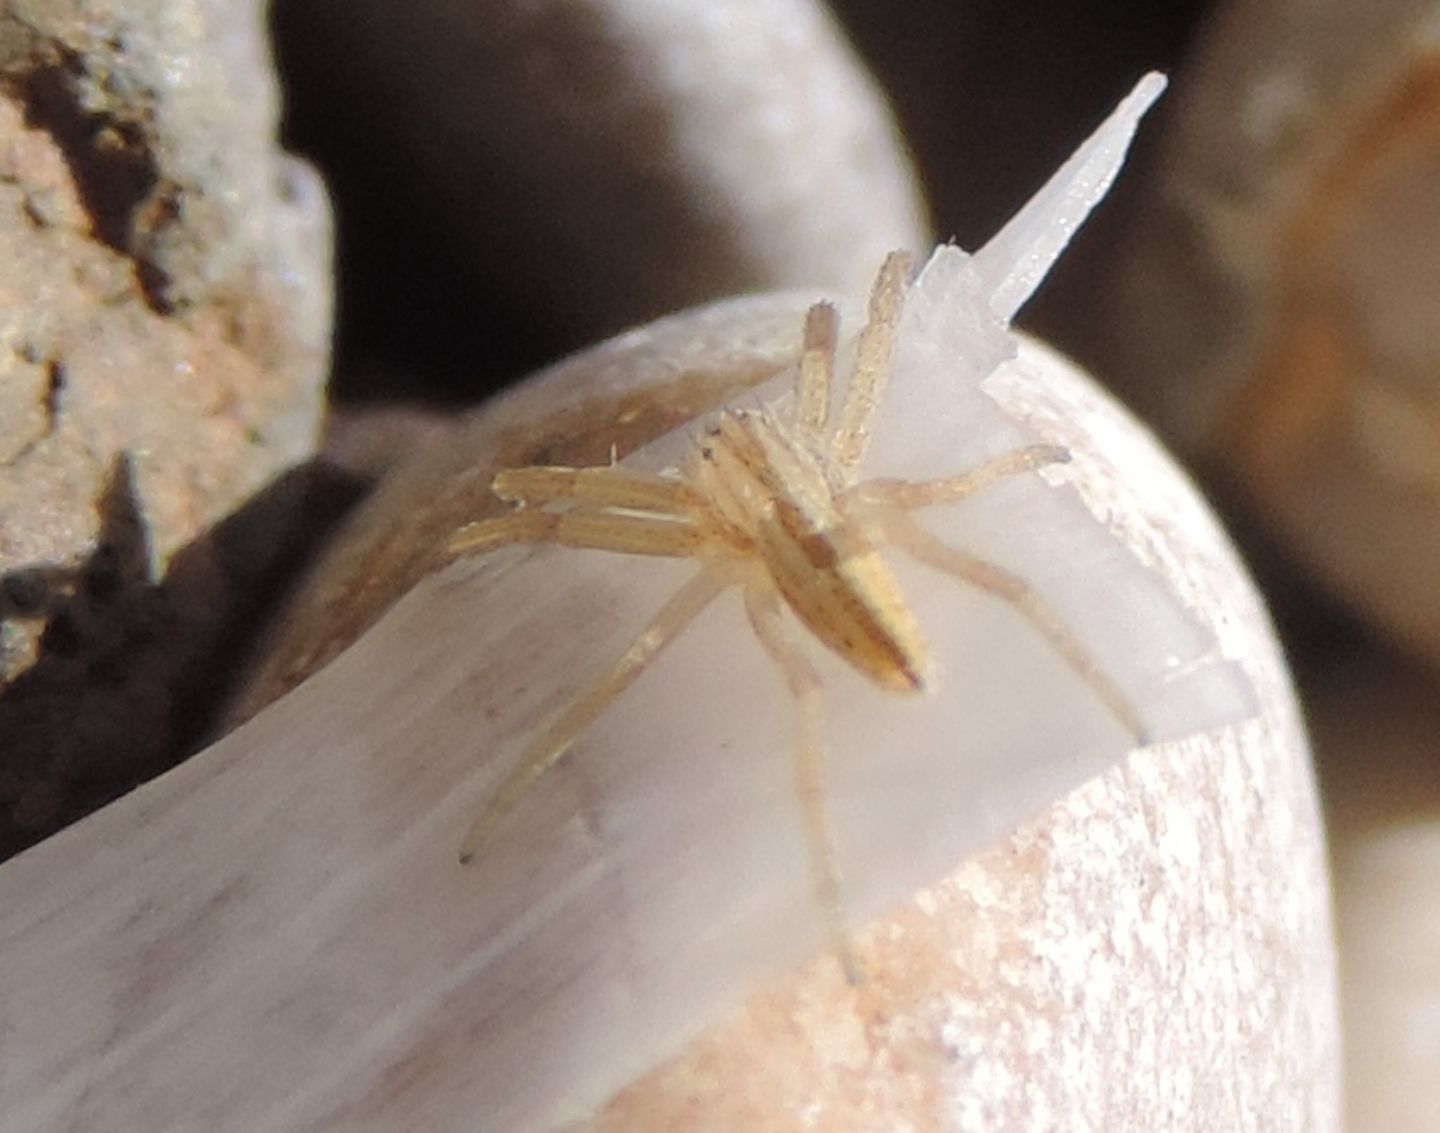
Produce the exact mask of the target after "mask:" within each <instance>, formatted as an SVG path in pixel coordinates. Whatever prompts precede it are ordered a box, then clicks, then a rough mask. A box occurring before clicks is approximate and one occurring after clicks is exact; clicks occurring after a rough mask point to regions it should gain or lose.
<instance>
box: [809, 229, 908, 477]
mask: <svg viewBox="0 0 1440 1133" xmlns="http://www.w3.org/2000/svg"><path fill="white" fill-rule="evenodd" d="M913 264H914V261H913V260H912V259H911V257H910V255H909V253H907V252H891V253H890V254H889V255H888V256H886V257H885V262H884V263H883V264H881V265H880V274H879V275H877V276H876V277H875V287H874V289H873V290H872V291H871V292H870V309H869V313H868V317H867V319H866V322H865V327H864V329H863V330H861V332H860V340H859V341H858V342H857V343H856V344H855V367H854V369H853V370H852V371H851V374H850V388H849V389H847V390H846V391H845V405H844V406H843V408H842V409H841V410H840V424H839V425H838V426H837V427H836V430H835V435H834V436H833V437H832V438H831V439H830V462H831V463H832V464H833V466H834V467H835V468H836V469H837V470H838V471H839V472H840V473H841V474H842V475H843V476H844V478H845V482H846V483H854V481H855V472H856V469H857V468H858V467H859V465H860V461H861V459H862V458H863V457H864V456H865V450H866V448H868V447H869V444H870V421H871V419H872V418H873V417H874V416H875V410H876V408H877V407H878V406H879V404H880V399H881V398H882V397H883V396H884V395H885V383H886V381H887V379H888V378H889V376H890V354H891V351H892V349H893V347H894V345H895V330H896V328H897V327H898V326H899V325H900V307H901V304H902V303H903V302H904V299H905V291H906V289H907V288H908V287H909V285H910V274H911V271H912V268H913Z"/></svg>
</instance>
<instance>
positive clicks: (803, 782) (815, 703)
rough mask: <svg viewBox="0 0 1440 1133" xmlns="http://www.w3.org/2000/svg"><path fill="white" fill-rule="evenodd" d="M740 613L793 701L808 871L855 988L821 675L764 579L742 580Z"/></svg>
mask: <svg viewBox="0 0 1440 1133" xmlns="http://www.w3.org/2000/svg"><path fill="white" fill-rule="evenodd" d="M745 612H746V613H747V614H748V615H749V617H750V625H751V626H752V628H753V629H754V630H755V636H756V637H758V638H759V639H760V644H761V645H763V646H764V647H765V652H767V653H768V654H770V657H771V659H772V660H773V661H774V662H775V664H776V665H778V666H779V668H780V671H781V672H782V673H783V674H784V676H785V683H786V684H787V685H788V686H789V688H790V695H791V697H792V698H793V699H794V701H795V707H796V710H797V717H798V720H799V725H800V727H799V735H798V737H797V739H796V755H797V758H796V760H795V789H796V792H797V794H798V795H799V796H800V805H801V809H802V810H803V812H804V815H805V835H806V840H807V841H808V842H809V849H810V869H811V872H812V874H813V875H814V884H815V887H816V889H817V890H818V891H819V894H820V903H821V907H822V910H823V912H824V915H825V927H826V930H827V931H828V933H829V935H830V944H831V947H832V948H833V949H834V951H835V955H836V957H837V958H838V959H839V961H840V966H841V967H842V968H843V969H844V971H845V978H846V979H847V980H849V981H850V983H852V984H858V983H860V982H861V979H862V975H861V971H860V965H859V962H858V961H857V960H856V959H855V954H854V951H853V950H852V949H851V946H850V936H849V932H848V930H847V928H846V917H845V905H844V900H843V896H842V879H841V874H840V858H839V854H838V853H837V851H836V848H835V834H834V831H833V830H832V829H831V827H830V812H829V810H828V809H827V807H826V805H825V740H824V727H825V721H824V715H823V710H824V705H823V702H822V700H821V685H820V676H819V674H818V673H816V671H815V668H814V666H812V665H811V664H810V661H809V660H808V659H807V658H806V656H805V654H804V653H803V652H802V651H801V649H800V648H799V647H798V646H797V645H796V644H795V642H794V641H792V640H791V639H790V637H789V635H788V634H787V633H786V632H785V621H784V617H783V615H782V613H781V604H780V595H779V593H778V592H777V591H776V589H775V586H774V584H773V583H771V582H770V580H769V578H768V577H767V576H757V577H756V578H754V579H752V580H748V581H747V582H746V584H745Z"/></svg>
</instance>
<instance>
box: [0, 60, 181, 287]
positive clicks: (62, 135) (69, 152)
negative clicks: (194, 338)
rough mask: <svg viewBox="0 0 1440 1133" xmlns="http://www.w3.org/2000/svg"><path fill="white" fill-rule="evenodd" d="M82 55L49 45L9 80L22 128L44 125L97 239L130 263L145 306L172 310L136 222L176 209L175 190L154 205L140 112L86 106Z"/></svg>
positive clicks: (153, 176)
mask: <svg viewBox="0 0 1440 1133" xmlns="http://www.w3.org/2000/svg"><path fill="white" fill-rule="evenodd" d="M84 78H85V63H84V59H83V58H82V57H81V56H80V55H79V54H78V53H77V52H75V51H72V50H70V49H68V48H66V47H65V46H64V45H62V44H56V43H53V42H50V43H47V44H46V45H45V50H44V52H43V53H42V54H41V55H39V56H38V57H37V58H36V61H35V62H34V64H33V65H32V66H31V67H30V68H29V69H28V70H27V71H25V72H23V73H21V74H19V75H18V76H17V77H16V78H15V79H13V80H12V86H13V88H14V89H15V92H16V95H17V97H18V98H19V99H20V101H21V103H22V105H23V106H24V108H25V123H26V125H28V126H30V127H32V128H34V129H37V130H43V131H45V133H47V134H49V135H50V137H51V138H53V139H54V141H55V144H56V146H57V147H58V148H59V150H60V152H61V154H62V155H63V156H64V158H65V161H66V164H67V165H69V167H70V172H71V175H72V176H73V177H74V178H75V186H76V191H77V193H78V194H79V197H80V200H81V202H82V203H83V204H84V206H85V209H86V211H87V213H88V214H89V216H90V222H91V225H92V228H93V231H94V235H95V238H96V239H98V240H99V241H101V242H102V243H103V244H105V245H107V246H108V247H110V248H113V249H114V250H115V251H116V252H118V253H120V254H121V255H123V256H125V257H126V258H127V259H130V260H131V261H133V262H134V264H135V274H136V279H137V280H138V282H139V286H140V290H141V292H142V294H143V295H144V296H145V300H146V302H147V303H148V304H149V306H150V307H151V308H152V309H153V310H155V311H156V312H157V313H159V314H169V313H170V311H171V306H172V305H171V302H170V300H169V298H168V292H169V285H170V279H169V277H168V275H167V274H166V273H165V272H164V270H163V269H162V268H161V267H160V266H159V265H158V264H156V263H155V262H153V260H152V259H150V258H149V257H147V256H145V255H144V254H143V243H144V241H145V238H146V236H147V231H142V229H141V226H140V225H139V224H138V223H137V221H138V220H139V219H140V218H141V217H142V216H146V215H147V214H151V213H156V211H157V210H158V212H159V214H160V215H162V216H163V215H170V216H172V217H173V215H175V214H176V212H178V209H177V206H176V203H175V201H174V199H173V194H172V195H169V196H167V198H166V199H164V200H161V201H159V202H157V201H156V200H155V199H154V195H155V191H156V187H157V185H158V184H159V182H160V176H159V171H158V168H157V165H156V161H155V153H154V148H153V145H152V138H151V136H150V130H149V125H148V123H147V121H146V119H145V116H144V114H143V113H141V112H139V111H137V112H134V113H128V114H116V113H112V112H107V111H98V110H93V109H90V108H88V107H87V106H86V105H85V103H84V100H83V98H82V96H81V84H82V82H83V81H84Z"/></svg>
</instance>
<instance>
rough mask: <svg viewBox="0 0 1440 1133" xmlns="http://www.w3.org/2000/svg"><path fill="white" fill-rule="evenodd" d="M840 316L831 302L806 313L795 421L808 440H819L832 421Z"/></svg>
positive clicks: (819, 305) (820, 304)
mask: <svg viewBox="0 0 1440 1133" xmlns="http://www.w3.org/2000/svg"><path fill="white" fill-rule="evenodd" d="M839 326H840V316H839V315H838V314H837V313H836V311H835V308H834V307H833V306H831V305H830V304H829V303H816V304H815V306H813V307H811V308H810V310H809V311H807V312H806V313H805V339H804V343H805V345H804V347H803V348H802V350H801V353H800V371H799V375H798V378H797V382H796V388H795V407H796V408H795V420H796V422H797V424H798V425H799V426H800V431H801V432H802V433H804V435H805V436H806V437H807V438H808V439H818V438H819V437H820V436H821V435H822V434H823V432H824V430H825V423H826V422H827V421H828V420H829V419H830V386H831V383H832V382H834V380H835V340H836V336H837V333H838V330H839Z"/></svg>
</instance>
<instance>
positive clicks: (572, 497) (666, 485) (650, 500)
mask: <svg viewBox="0 0 1440 1133" xmlns="http://www.w3.org/2000/svg"><path fill="white" fill-rule="evenodd" d="M491 487H492V489H493V491H494V492H495V494H496V495H497V496H499V497H500V498H501V499H502V500H506V501H508V502H510V503H516V504H521V505H522V506H526V507H538V506H540V505H542V504H548V503H558V502H567V503H573V504H576V505H579V506H588V507H595V508H607V507H608V508H627V509H631V510H634V511H646V512H653V513H655V514H658V515H671V516H687V515H691V514H693V513H694V512H695V511H696V509H698V508H703V506H704V502H703V501H702V500H701V499H700V496H699V494H698V493H697V492H696V491H695V489H694V488H692V487H690V485H688V484H684V483H682V482H680V481H679V480H668V479H666V478H665V477H663V476H656V475H654V474H653V473H648V472H637V471H635V470H634V469H630V468H620V467H618V466H614V465H610V466H605V465H601V466H599V467H590V468H562V467H549V468H546V467H532V468H510V469H506V470H505V471H503V472H498V473H496V475H495V479H494V481H493V482H492V484H491Z"/></svg>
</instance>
